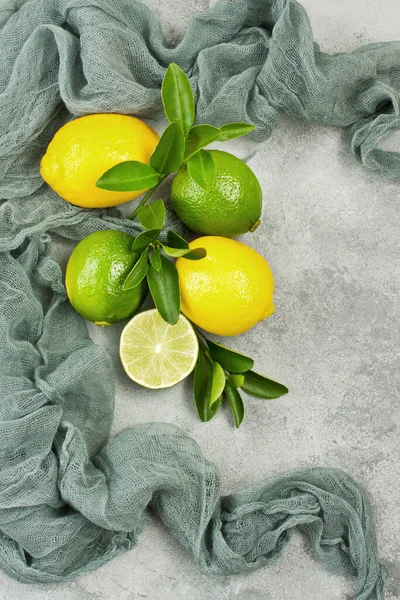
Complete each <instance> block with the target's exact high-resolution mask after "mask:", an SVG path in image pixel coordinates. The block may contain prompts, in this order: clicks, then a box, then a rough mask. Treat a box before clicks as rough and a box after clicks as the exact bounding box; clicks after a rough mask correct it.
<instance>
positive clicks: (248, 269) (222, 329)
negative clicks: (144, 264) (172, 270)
mask: <svg viewBox="0 0 400 600" xmlns="http://www.w3.org/2000/svg"><path fill="white" fill-rule="evenodd" d="M189 245H190V248H191V249H194V248H205V249H206V250H207V256H206V257H205V258H203V259H201V260H197V261H191V260H185V259H184V258H178V260H177V261H176V268H177V269H178V273H179V283H180V289H181V311H182V312H183V313H184V314H185V315H186V316H187V317H188V319H190V320H191V321H193V323H195V324H196V325H198V326H199V327H201V328H202V329H204V330H205V331H208V332H210V333H215V334H217V335H237V334H238V333H243V332H244V331H247V330H248V329H250V328H251V327H253V325H255V324H256V323H258V322H259V321H261V320H262V319H266V318H267V317H269V316H270V315H272V313H273V312H274V303H273V291H274V279H273V276H272V273H271V270H270V268H269V266H268V263H267V261H266V260H265V259H264V258H263V257H262V256H261V255H260V254H258V252H256V251H255V250H253V249H252V248H249V247H248V246H246V245H245V244H242V243H240V242H237V241H236V240H230V239H228V238H225V237H218V236H206V237H201V238H198V239H197V240H194V241H193V242H191V243H190V244H189Z"/></svg>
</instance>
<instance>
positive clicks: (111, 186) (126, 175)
mask: <svg viewBox="0 0 400 600" xmlns="http://www.w3.org/2000/svg"><path fill="white" fill-rule="evenodd" d="M158 180H159V174H158V173H157V171H155V170H154V169H153V168H152V167H151V166H150V165H146V164H145V163H141V162H138V161H137V160H127V161H125V162H121V163H119V164H118V165H115V167H111V169H108V171H106V172H105V173H103V175H102V176H101V177H100V179H98V181H96V186H97V187H98V188H101V189H103V190H112V191H116V192H135V191H138V190H147V189H148V188H151V187H154V186H155V185H157V183H158Z"/></svg>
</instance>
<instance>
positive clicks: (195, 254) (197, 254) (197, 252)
mask: <svg viewBox="0 0 400 600" xmlns="http://www.w3.org/2000/svg"><path fill="white" fill-rule="evenodd" d="M206 256H207V250H206V249H205V248H193V250H190V252H188V253H187V254H183V256H182V258H186V259H187V260H200V259H202V258H205V257H206Z"/></svg>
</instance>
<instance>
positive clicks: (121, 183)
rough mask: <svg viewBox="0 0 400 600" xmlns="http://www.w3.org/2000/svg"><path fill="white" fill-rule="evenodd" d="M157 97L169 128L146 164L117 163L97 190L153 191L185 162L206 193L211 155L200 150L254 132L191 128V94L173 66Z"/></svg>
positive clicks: (245, 127) (234, 126) (243, 126)
mask: <svg viewBox="0 0 400 600" xmlns="http://www.w3.org/2000/svg"><path fill="white" fill-rule="evenodd" d="M161 97H162V103H163V107H164V112H165V116H166V118H167V120H168V122H169V125H168V127H167V128H166V129H165V130H164V132H163V133H162V135H161V137H160V140H159V142H158V144H157V147H156V148H155V150H154V152H153V154H152V155H151V157H150V164H149V165H148V164H145V163H141V162H139V161H135V160H129V161H125V162H122V163H119V164H118V165H115V166H114V167H112V168H111V169H109V170H108V171H106V172H105V173H104V174H103V175H102V176H101V177H100V179H99V180H98V181H97V183H96V185H97V187H99V188H102V189H106V190H113V191H123V192H126V191H140V190H145V189H148V188H151V191H154V190H155V188H156V187H158V185H159V184H160V183H161V181H163V179H165V177H167V176H168V175H169V174H170V173H174V172H175V171H177V170H178V169H179V168H180V167H181V166H182V165H183V164H184V163H186V164H187V168H188V171H189V174H190V176H191V177H192V179H193V180H194V181H195V182H196V183H197V184H198V185H199V186H200V187H202V188H203V189H204V190H209V189H210V188H211V186H212V185H213V182H214V177H215V166H214V160H213V157H212V155H211V154H210V152H208V151H207V150H205V149H204V148H205V147H206V146H208V144H211V143H212V142H215V141H217V140H218V141H220V142H225V141H227V140H231V139H233V138H237V137H240V136H243V135H246V134H247V133H250V131H253V129H254V125H250V124H249V123H227V124H226V125H223V126H222V127H219V128H218V127H214V126H213V125H206V124H201V125H194V124H193V123H194V118H195V103H194V96H193V91H192V88H191V86H190V82H189V79H188V78H187V76H186V75H185V73H184V72H183V71H182V69H181V68H180V67H178V65H177V64H175V63H171V64H170V65H169V66H168V68H167V70H166V72H165V76H164V79H163V83H162V88H161ZM136 214H137V213H136ZM136 214H135V216H136Z"/></svg>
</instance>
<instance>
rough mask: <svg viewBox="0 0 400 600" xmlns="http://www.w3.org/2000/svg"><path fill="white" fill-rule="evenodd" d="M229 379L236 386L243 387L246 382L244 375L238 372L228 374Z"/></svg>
mask: <svg viewBox="0 0 400 600" xmlns="http://www.w3.org/2000/svg"><path fill="white" fill-rule="evenodd" d="M228 381H229V383H230V384H231V385H232V386H233V387H234V388H241V387H242V385H243V384H244V375H242V374H240V375H239V374H238V373H231V374H230V375H228Z"/></svg>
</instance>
